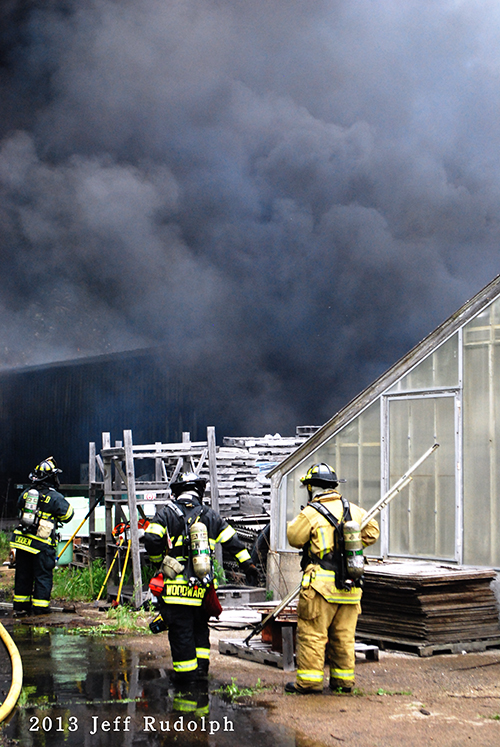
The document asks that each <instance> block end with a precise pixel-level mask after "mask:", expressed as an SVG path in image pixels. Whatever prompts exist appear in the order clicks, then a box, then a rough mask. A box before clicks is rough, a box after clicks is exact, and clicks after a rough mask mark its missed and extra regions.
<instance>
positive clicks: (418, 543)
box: [389, 396, 455, 560]
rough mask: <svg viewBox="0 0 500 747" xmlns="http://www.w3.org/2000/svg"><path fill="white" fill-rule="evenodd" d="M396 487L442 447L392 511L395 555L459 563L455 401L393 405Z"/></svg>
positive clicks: (391, 549)
mask: <svg viewBox="0 0 500 747" xmlns="http://www.w3.org/2000/svg"><path fill="white" fill-rule="evenodd" d="M389 427H390V442H389V450H390V454H389V471H390V478H389V481H390V485H391V486H392V485H394V483H395V482H397V480H399V478H400V477H401V476H402V475H403V474H404V473H405V472H406V470H407V469H408V468H409V467H411V466H412V465H413V464H414V463H415V462H416V461H417V459H419V458H420V457H421V456H422V454H424V453H425V451H427V449H429V448H430V447H431V446H432V445H433V443H434V442H435V440H437V441H438V443H439V445H440V447H439V449H438V450H437V451H436V452H434V454H433V455H432V456H431V457H429V459H427V460H426V461H425V462H424V463H423V464H422V465H421V466H420V467H419V468H418V470H417V472H416V473H415V474H414V477H413V480H412V482H411V483H410V484H409V485H408V486H407V487H406V488H404V490H403V491H402V492H401V493H400V494H399V496H398V497H397V498H395V499H394V500H393V501H392V503H391V504H390V507H389V553H390V555H401V556H405V557H422V558H428V559H433V558H434V559H435V558H440V559H449V560H453V559H455V397H454V396H447V397H420V398H408V399H406V398H405V399H397V400H390V403H389Z"/></svg>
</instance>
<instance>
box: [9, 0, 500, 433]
mask: <svg viewBox="0 0 500 747" xmlns="http://www.w3.org/2000/svg"><path fill="white" fill-rule="evenodd" d="M0 40H1V49H0V55H1V57H0V64H1V67H0V107H1V113H2V116H1V117H0V254H1V259H0V268H1V276H2V280H3V282H2V287H1V292H0V310H1V318H2V325H1V331H0V366H1V367H2V368H8V367H14V366H21V365H25V364H30V365H32V364H41V363H46V362H52V361H57V360H64V359H70V358H78V357H85V356H89V355H96V354H100V353H106V352H116V351H120V350H127V349H134V348H140V347H147V346H152V345H158V344H161V345H163V346H164V347H165V349H166V350H167V351H168V359H169V362H170V363H173V364H175V365H176V366H179V367H182V368H184V369H185V370H186V371H189V372H191V373H192V374H193V376H195V377H196V376H199V377H200V381H201V382H202V383H203V385H204V387H208V386H209V387H211V388H213V389H214V390H216V391H220V396H221V401H222V400H223V399H224V398H225V399H227V398H228V397H229V398H231V400H232V401H233V404H234V403H236V404H237V406H238V409H239V413H240V423H239V427H240V428H243V427H244V428H245V429H246V430H247V431H248V432H250V433H251V432H253V433H256V434H257V433H261V432H262V431H265V430H269V429H272V430H279V429H283V430H284V431H287V430H291V429H293V428H294V426H295V425H296V424H298V423H304V424H305V423H318V424H319V423H322V422H324V421H325V420H326V419H327V418H328V417H330V416H331V415H332V414H333V413H334V412H335V411H336V410H337V409H339V407H341V406H342V405H343V404H345V403H346V402H347V400H348V399H350V398H351V397H352V396H354V395H355V394H357V392H358V391H359V390H360V389H361V388H362V387H363V386H365V385H367V384H368V383H370V382H371V381H372V380H373V379H374V378H375V377H376V376H377V375H378V374H380V373H381V372H382V371H384V370H385V369H386V368H387V367H388V366H390V365H391V364H392V363H393V362H394V361H395V360H396V359H397V358H399V357H400V356H401V355H402V354H404V353H405V352H406V351H407V350H408V349H409V348H410V347H412V346H413V345H414V344H415V343H416V342H418V341H419V340H420V339H421V338H422V337H424V336H425V335H426V334H427V333H428V332H430V331H431V330H432V329H433V328H434V327H435V326H436V325H437V324H439V323H440V322H441V321H443V319H444V318H446V316H448V315H449V314H450V313H452V312H453V311H454V310H455V309H456V308H458V307H459V306H460V305H461V304H462V303H463V302H464V301H465V300H466V299H467V298H469V297H470V296H471V295H473V294H474V293H475V292H477V291H478V290H479V289H480V288H481V287H482V286H483V285H484V284H486V283H487V282H488V281H489V280H490V279H491V278H492V277H493V276H494V275H496V274H497V273H498V271H499V261H498V260H499V246H500V242H499V224H500V223H499V222H500V168H499V159H500V142H499V140H500V127H499V111H500V87H499V85H498V80H499V72H500V71H499V62H498V49H499V48H500V6H499V5H498V3H497V2H494V1H493V0H489V1H488V0H485V1H484V2H474V1H473V0H469V1H468V2H466V1H465V0H377V2H374V1H373V0H345V1H344V0H307V2H306V1H305V0H273V1H272V2H269V0H249V1H248V2H240V0H31V1H30V0H22V1H21V0H10V1H8V0H6V2H4V3H3V4H2V6H1V10H0ZM200 391H203V390H202V389H200Z"/></svg>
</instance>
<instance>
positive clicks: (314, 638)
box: [285, 464, 380, 693]
mask: <svg viewBox="0 0 500 747" xmlns="http://www.w3.org/2000/svg"><path fill="white" fill-rule="evenodd" d="M301 482H302V484H303V485H304V486H305V487H306V488H307V491H308V494H309V502H308V505H307V506H306V507H305V508H304V509H303V510H302V511H301V512H300V514H299V515H298V516H297V517H296V518H295V519H294V520H293V521H291V522H289V524H288V527H287V537H288V541H289V543H290V544H291V545H292V547H298V548H301V549H302V550H303V558H302V569H303V576H302V585H301V590H300V595H299V602H298V606H297V615H298V624H297V676H296V682H289V683H288V684H287V685H286V686H285V690H286V692H296V693H320V692H322V690H323V676H324V667H325V649H326V660H327V662H328V664H329V667H330V689H331V690H335V691H338V690H340V691H342V692H350V691H351V690H352V688H353V686H354V660H355V654H354V636H355V631H356V624H357V620H358V615H359V613H360V612H361V604H360V602H361V584H360V581H359V580H353V579H350V578H348V576H347V573H346V565H345V558H344V554H343V552H342V544H343V539H342V537H343V534H342V532H343V523H345V522H346V521H349V520H352V521H355V522H357V523H358V524H360V523H361V521H362V519H363V517H364V516H365V514H366V511H364V509H362V508H360V507H358V506H356V505H354V504H353V503H349V502H348V501H346V500H345V499H344V498H343V496H342V495H341V494H340V493H339V492H338V491H337V490H336V488H337V487H338V484H339V482H345V480H340V479H339V478H338V477H337V475H336V473H335V470H334V469H332V467H330V466H329V465H327V464H315V465H313V466H312V467H311V468H310V469H309V471H308V472H307V474H306V475H305V476H304V477H302V478H301ZM325 509H326V511H325ZM328 514H330V517H332V516H333V523H332V521H331V518H328ZM335 524H338V525H340V530H339V529H337V528H336V527H335ZM379 534H380V532H379V527H378V523H377V522H376V521H375V520H374V519H372V521H370V522H369V523H368V524H367V526H366V527H365V528H364V529H363V530H362V532H361V540H362V543H363V547H366V546H368V545H371V544H373V543H374V542H376V541H377V539H378V537H379Z"/></svg>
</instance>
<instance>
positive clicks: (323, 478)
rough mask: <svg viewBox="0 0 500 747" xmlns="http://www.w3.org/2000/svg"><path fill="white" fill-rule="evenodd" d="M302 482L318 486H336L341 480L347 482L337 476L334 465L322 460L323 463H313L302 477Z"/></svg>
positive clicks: (306, 484)
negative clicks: (331, 465)
mask: <svg viewBox="0 0 500 747" xmlns="http://www.w3.org/2000/svg"><path fill="white" fill-rule="evenodd" d="M300 482H301V483H302V485H305V486H306V487H307V486H308V485H315V486H317V487H318V488H336V487H337V485H338V484H339V482H345V480H343V479H341V478H340V477H337V473H336V472H335V470H334V469H333V467H330V465H329V464H325V463H324V462H321V464H313V466H312V467H310V468H309V469H308V470H307V474H305V475H304V477H301V478H300Z"/></svg>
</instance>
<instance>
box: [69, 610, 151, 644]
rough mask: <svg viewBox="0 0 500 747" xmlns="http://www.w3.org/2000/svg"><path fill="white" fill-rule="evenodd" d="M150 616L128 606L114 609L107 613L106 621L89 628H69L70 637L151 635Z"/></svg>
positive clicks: (143, 611)
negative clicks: (118, 634) (119, 634)
mask: <svg viewBox="0 0 500 747" xmlns="http://www.w3.org/2000/svg"><path fill="white" fill-rule="evenodd" d="M149 620H150V615H149V613H147V612H146V611H145V610H135V609H132V608H131V607H127V606H126V605H121V606H119V607H112V608H111V609H109V610H108V611H107V612H106V621H105V622H102V623H99V624H98V625H93V626H91V627H89V628H68V629H67V633H69V634H70V635H94V636H105V635H116V634H117V633H122V634H126V633H134V634H138V633H141V634H142V635H151V631H150V629H149Z"/></svg>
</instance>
